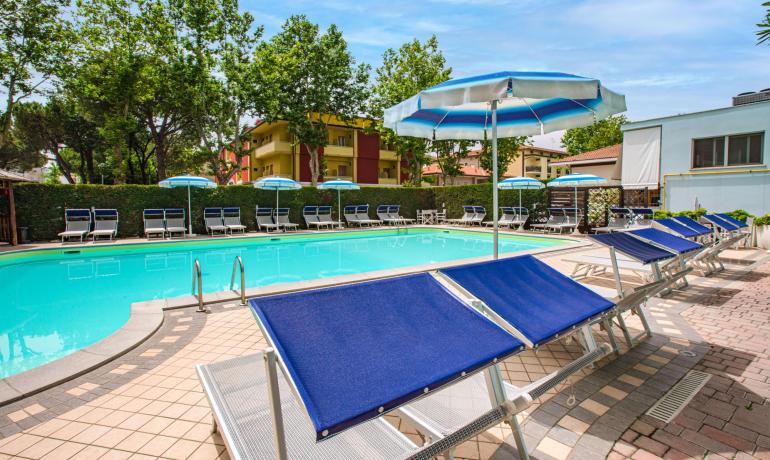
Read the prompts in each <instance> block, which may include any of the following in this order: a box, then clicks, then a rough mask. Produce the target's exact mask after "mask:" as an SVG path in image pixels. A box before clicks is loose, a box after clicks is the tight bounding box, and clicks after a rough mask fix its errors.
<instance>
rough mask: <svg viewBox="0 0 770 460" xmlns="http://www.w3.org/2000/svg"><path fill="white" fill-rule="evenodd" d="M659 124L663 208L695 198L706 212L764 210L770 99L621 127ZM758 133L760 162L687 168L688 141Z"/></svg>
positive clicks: (767, 205)
mask: <svg viewBox="0 0 770 460" xmlns="http://www.w3.org/2000/svg"><path fill="white" fill-rule="evenodd" d="M652 126H660V127H661V154H660V176H661V177H660V183H661V185H662V186H663V187H665V188H664V190H663V197H662V198H663V200H664V206H665V208H666V209H668V210H671V211H682V210H686V209H693V206H694V205H695V200H696V198H697V200H698V202H699V203H700V205H701V206H703V207H705V208H707V209H709V210H712V211H717V212H721V211H731V210H734V209H745V210H746V211H748V212H750V213H752V214H757V215H760V214H767V213H770V169H768V164H769V163H770V102H761V103H756V104H748V105H744V106H738V107H727V108H724V109H717V110H711V111H707V112H699V113H692V114H686V115H680V116H675V117H669V118H660V119H655V120H647V121H641V122H635V123H629V124H626V125H624V126H623V128H622V129H623V130H624V131H627V130H631V129H639V128H646V127H652ZM755 132H763V133H764V144H763V150H762V160H763V161H762V164H760V165H751V166H736V167H719V168H698V169H693V168H692V149H693V139H698V138H705V137H716V136H727V135H732V134H745V133H755Z"/></svg>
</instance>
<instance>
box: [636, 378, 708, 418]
mask: <svg viewBox="0 0 770 460" xmlns="http://www.w3.org/2000/svg"><path fill="white" fill-rule="evenodd" d="M710 378H711V374H707V373H705V372H700V371H690V372H688V373H687V374H686V375H685V376H684V377H682V380H680V381H679V382H677V384H676V385H674V386H673V387H672V388H671V389H670V390H668V393H666V394H665V395H663V397H662V398H660V399H659V400H658V402H656V403H655V404H654V405H653V406H652V407H651V408H650V410H648V411H647V415H649V416H650V417H653V418H656V419H658V420H660V421H662V422H665V423H670V422H671V420H674V418H675V417H676V416H677V415H679V413H680V412H682V409H684V408H685V406H686V405H687V404H689V402H690V401H692V398H693V397H695V395H696V394H698V391H700V389H701V388H703V386H704V385H706V383H707V382H708V381H709V379H710Z"/></svg>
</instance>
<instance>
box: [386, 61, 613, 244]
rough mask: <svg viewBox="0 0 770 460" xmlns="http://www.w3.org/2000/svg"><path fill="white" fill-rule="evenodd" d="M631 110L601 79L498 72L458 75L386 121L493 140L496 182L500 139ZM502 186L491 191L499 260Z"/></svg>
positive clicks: (416, 132)
mask: <svg viewBox="0 0 770 460" xmlns="http://www.w3.org/2000/svg"><path fill="white" fill-rule="evenodd" d="M625 110H626V101H625V97H624V96H623V95H621V94H618V93H615V92H613V91H610V90H609V89H607V88H605V87H604V86H602V85H601V83H600V82H599V80H597V79H594V78H586V77H581V76H578V75H571V74H566V73H557V72H511V71H504V72H496V73H490V74H484V75H477V76H473V77H465V78H456V79H453V80H448V81H445V82H444V83H441V84H438V85H436V86H433V87H432V88H428V89H426V90H423V91H421V92H420V93H418V94H416V95H414V96H412V97H411V98H409V99H407V100H405V101H403V102H401V103H399V104H397V105H395V106H393V107H390V108H389V109H386V110H385V114H384V125H385V127H387V128H390V129H392V130H393V131H395V132H396V134H398V135H400V136H415V137H422V138H427V139H470V140H481V139H484V138H489V139H491V141H492V181H493V182H494V183H497V177H498V173H497V138H498V137H513V136H529V135H534V134H543V133H547V132H551V131H557V130H560V129H567V128H575V127H579V126H585V125H589V124H591V123H593V122H594V121H596V120H599V119H602V118H606V117H608V116H610V115H613V114H616V113H620V112H624V111H625ZM497 198H498V193H497V187H494V188H493V189H492V206H493V208H494V209H493V219H494V221H495V224H494V244H493V247H494V254H493V256H494V258H497V230H498V229H497V206H498V205H497Z"/></svg>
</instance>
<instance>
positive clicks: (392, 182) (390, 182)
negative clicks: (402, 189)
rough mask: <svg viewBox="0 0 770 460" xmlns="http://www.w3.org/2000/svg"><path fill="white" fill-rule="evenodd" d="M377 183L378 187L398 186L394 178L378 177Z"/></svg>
mask: <svg viewBox="0 0 770 460" xmlns="http://www.w3.org/2000/svg"><path fill="white" fill-rule="evenodd" d="M377 183H378V184H380V185H398V179H396V178H395V177H392V178H391V177H380V178H379V179H377Z"/></svg>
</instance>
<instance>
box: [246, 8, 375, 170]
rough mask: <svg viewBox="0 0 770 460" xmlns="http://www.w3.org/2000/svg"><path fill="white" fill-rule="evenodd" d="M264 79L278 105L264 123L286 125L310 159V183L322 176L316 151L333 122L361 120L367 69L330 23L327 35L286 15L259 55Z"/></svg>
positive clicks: (300, 17) (300, 18) (305, 21)
mask: <svg viewBox="0 0 770 460" xmlns="http://www.w3.org/2000/svg"><path fill="white" fill-rule="evenodd" d="M257 61H258V62H259V65H260V68H261V69H263V72H265V73H266V80H267V81H270V82H272V83H273V84H275V85H276V89H277V94H278V96H277V99H276V100H277V106H276V107H275V111H272V113H269V114H268V119H269V120H270V119H276V118H282V119H285V120H287V121H288V122H289V133H290V134H291V135H292V136H293V137H294V139H295V142H296V143H297V144H299V145H300V146H304V147H305V149H306V150H307V152H308V154H309V156H310V160H309V163H310V175H311V181H312V183H313V185H316V184H317V182H318V177H319V176H320V175H321V174H322V163H321V160H320V159H319V152H320V150H321V149H322V148H324V147H325V146H326V145H327V144H328V142H329V132H328V129H327V126H328V124H329V122H330V121H332V120H333V119H336V120H339V121H342V122H350V121H351V120H352V119H353V118H355V117H357V116H360V115H361V114H362V113H363V111H364V109H365V103H366V101H367V98H368V81H369V70H370V69H369V67H368V66H366V65H364V64H359V65H357V64H356V60H355V58H354V57H353V55H352V54H351V53H350V51H349V50H348V46H347V43H346V42H345V39H344V38H343V37H342V33H341V32H340V31H339V29H337V26H335V25H334V24H332V25H330V26H329V28H328V29H326V32H324V33H323V34H322V33H321V32H320V30H319V27H318V25H316V24H313V23H311V22H310V21H308V19H307V18H306V17H305V16H303V15H298V16H292V17H290V18H289V19H288V20H287V21H286V22H285V23H284V25H283V28H282V29H281V31H280V32H279V33H277V34H276V35H274V36H273V37H272V38H271V39H270V41H269V42H267V43H263V44H262V45H261V46H260V47H259V49H258V51H257Z"/></svg>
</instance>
